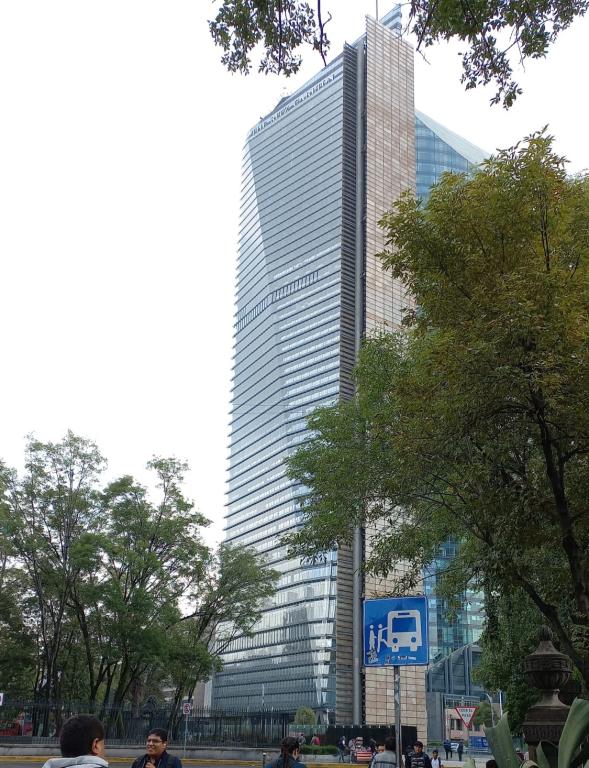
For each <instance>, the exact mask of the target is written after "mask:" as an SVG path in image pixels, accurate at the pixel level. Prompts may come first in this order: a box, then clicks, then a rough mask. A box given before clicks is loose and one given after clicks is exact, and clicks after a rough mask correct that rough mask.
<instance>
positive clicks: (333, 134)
mask: <svg viewBox="0 0 589 768" xmlns="http://www.w3.org/2000/svg"><path fill="white" fill-rule="evenodd" d="M482 157H483V153H482V152H481V151H480V150H477V149H476V148H475V147H473V146H472V145H470V144H468V142H465V141H464V140H462V139H460V138H459V137H458V136H456V135H455V134H452V133H451V132H450V131H447V130H446V129H445V128H443V127H442V126H440V125H439V124H437V123H435V122H434V121H432V120H431V119H430V118H427V117H426V116H425V115H422V114H420V113H416V112H415V109H414V103H413V50H412V48H411V46H410V45H409V44H408V43H407V42H405V41H404V40H402V39H401V37H400V10H399V9H398V8H396V9H394V10H393V11H391V12H390V13H389V14H388V15H387V16H385V17H384V18H383V19H382V20H381V21H376V20H375V19H372V18H369V17H368V18H367V19H366V33H365V34H364V35H363V36H362V37H361V38H360V39H359V40H358V41H357V42H356V43H354V44H353V45H346V46H345V48H344V50H343V52H342V54H341V55H340V56H339V57H338V58H336V59H335V60H334V61H333V62H332V63H331V64H330V65H328V66H327V67H326V68H325V69H323V70H322V71H321V72H320V73H318V74H317V75H316V76H315V77H314V78H312V79H311V80H310V81H309V82H308V83H306V85H304V86H303V87H302V88H301V89H299V90H298V91H296V92H295V93H293V94H292V95H291V96H288V97H286V98H284V99H282V101H280V102H279V104H278V105H277V106H276V108H275V109H274V110H273V111H272V112H271V113H270V114H269V115H268V116H267V117H265V118H263V119H262V120H260V122H259V123H258V124H257V125H256V126H255V127H254V128H253V129H252V130H251V131H250V133H249V135H248V137H247V141H246V144H245V148H244V155H243V171H242V179H243V180H242V202H241V213H240V235H239V261H238V277H237V312H236V317H235V337H234V350H235V353H234V370H233V392H232V413H231V442H230V470H229V498H228V508H227V518H226V538H227V541H228V542H230V543H234V544H238V543H239V544H245V545H247V546H249V547H252V548H253V549H254V550H255V551H256V552H257V553H259V554H260V555H261V556H264V557H265V559H266V561H267V562H268V564H269V565H270V566H271V567H273V568H275V569H276V570H278V571H279V572H280V581H279V585H278V591H277V594H276V596H275V597H274V599H273V600H272V602H271V604H269V605H268V606H267V607H266V609H265V611H264V614H263V617H262V619H261V620H260V622H259V623H258V624H257V625H256V627H255V632H254V634H253V636H252V637H249V638H247V637H242V638H239V639H237V640H236V641H235V642H233V643H232V644H231V646H230V647H229V648H228V650H227V652H226V653H225V654H224V669H223V671H222V672H221V673H219V674H218V675H217V676H216V678H215V681H214V687H213V701H214V703H215V704H216V705H218V706H223V707H236V706H237V707H243V708H246V707H250V708H254V707H259V706H264V707H274V708H275V709H284V708H292V709H294V708H296V707H298V706H300V705H307V706H312V707H314V708H315V709H317V710H322V711H324V712H325V711H326V710H331V711H334V710H335V712H336V718H337V720H338V721H339V722H353V721H354V722H358V717H359V708H360V707H361V699H362V694H363V692H364V691H365V698H366V704H365V715H364V716H365V718H366V720H368V721H370V722H377V721H378V719H375V718H378V717H379V716H382V717H383V718H384V721H385V722H390V713H389V712H388V709H390V708H389V707H388V706H387V702H384V709H382V707H381V704H382V702H381V701H380V695H381V692H380V691H379V689H380V688H381V687H382V683H383V682H384V684H385V685H386V684H387V682H386V680H387V678H386V674H387V673H386V672H384V671H383V672H382V673H381V672H380V671H378V670H367V671H366V675H365V678H364V679H362V678H361V670H360V666H359V658H358V646H357V642H356V645H355V644H354V643H355V640H354V627H356V632H357V629H358V621H359V617H358V607H359V604H360V597H361V593H362V592H364V593H366V594H367V595H368V594H370V591H371V589H374V584H372V583H371V582H370V581H369V580H367V581H366V583H360V581H359V577H358V573H357V570H356V568H355V565H354V558H356V560H358V558H361V557H362V552H361V547H362V543H361V542H358V543H357V546H356V548H355V551H347V550H345V549H342V550H339V552H331V553H329V554H327V555H325V557H323V558H321V560H320V561H319V562H317V561H313V562H305V561H302V560H300V559H299V558H295V559H293V558H289V557H288V556H287V552H286V550H285V547H284V546H283V545H282V543H281V537H282V536H283V535H284V534H285V533H286V532H287V531H289V530H292V529H294V528H296V526H298V525H299V524H300V522H301V509H300V505H299V501H298V498H299V496H300V494H301V492H302V489H300V488H299V487H297V486H296V485H295V484H294V483H293V482H292V481H291V480H290V479H289V478H288V477H287V476H286V472H285V468H284V460H285V458H286V457H287V456H288V455H289V454H291V453H292V452H293V451H294V450H296V448H297V446H299V445H300V444H301V442H302V441H304V440H305V439H306V437H307V431H306V419H307V417H308V416H309V414H310V413H311V412H312V411H313V410H314V409H315V408H317V407H318V406H321V405H326V404H330V403H333V402H336V401H337V400H338V399H339V398H349V397H351V396H352V395H353V386H352V382H351V371H352V368H353V366H354V362H355V358H356V353H357V350H358V346H359V343H360V341H361V339H362V338H363V337H364V335H365V334H366V333H370V332H371V331H372V330H373V329H375V328H381V327H383V326H384V327H387V328H391V329H392V328H395V327H397V326H398V324H399V323H400V321H401V319H402V315H403V310H404V308H405V307H406V305H407V303H408V302H409V301H410V298H409V297H407V295H406V292H405V289H404V287H403V285H402V284H400V283H399V282H398V281H396V280H393V279H392V278H391V277H390V275H388V274H385V273H384V272H383V271H382V269H381V267H380V262H379V261H378V259H377V257H376V253H377V252H378V251H379V250H381V249H382V247H383V245H384V242H383V235H382V233H381V231H380V229H379V227H378V224H377V222H378V220H379V218H380V217H381V216H382V214H383V213H384V211H385V210H387V209H389V208H390V207H391V204H392V202H393V201H394V200H395V199H396V198H397V197H398V196H399V194H400V193H401V192H403V191H404V190H406V189H413V190H417V191H418V193H419V194H422V195H426V194H427V192H428V190H429V188H430V186H431V184H432V183H434V182H435V181H436V179H437V178H438V177H439V175H440V173H441V172H442V171H444V170H446V169H451V170H466V169H467V168H468V167H469V166H470V165H471V164H473V163H478V162H480V160H481V159H482ZM356 638H357V636H356ZM354 648H355V649H356V650H355V651H354ZM383 675H384V677H383ZM405 677H406V683H407V684H406V690H410V691H412V690H413V689H415V688H416V687H417V688H419V689H420V690H421V692H422V693H423V690H424V688H423V671H422V670H413V671H411V670H408V671H407V672H405ZM389 687H390V686H389ZM361 688H362V690H361ZM372 688H374V697H373V695H372V692H371V689H372ZM377 692H378V695H377ZM377 699H378V706H377ZM414 699H415V696H413V695H411V696H408V697H407V701H406V702H405V704H406V707H405V713H406V715H405V718H404V719H405V721H406V722H413V721H415V723H416V724H418V727H420V732H421V733H423V732H424V728H425V719H424V716H422V715H420V714H419V707H420V703H419V702H417V700H415V702H414V701H413V700H414ZM420 701H421V700H420ZM370 702H372V703H373V704H374V706H372V704H371V703H370ZM407 707H409V709H407ZM411 707H413V711H412V710H411ZM379 708H380V709H379ZM377 709H379V711H380V710H381V709H382V714H381V715H378V714H377V711H376V710H377ZM387 718H388V719H387Z"/></svg>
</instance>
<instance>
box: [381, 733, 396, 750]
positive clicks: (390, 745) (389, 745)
mask: <svg viewBox="0 0 589 768" xmlns="http://www.w3.org/2000/svg"><path fill="white" fill-rule="evenodd" d="M384 748H385V749H386V750H387V752H394V751H395V750H396V749H397V745H396V744H395V737H394V736H387V737H386V739H385V740H384Z"/></svg>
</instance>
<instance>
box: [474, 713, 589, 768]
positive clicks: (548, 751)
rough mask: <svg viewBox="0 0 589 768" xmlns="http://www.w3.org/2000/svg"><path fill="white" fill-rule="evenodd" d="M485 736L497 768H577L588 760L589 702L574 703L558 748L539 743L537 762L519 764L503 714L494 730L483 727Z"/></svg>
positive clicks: (544, 742)
mask: <svg viewBox="0 0 589 768" xmlns="http://www.w3.org/2000/svg"><path fill="white" fill-rule="evenodd" d="M485 734H486V736H487V739H488V741H489V746H490V747H491V751H492V753H493V756H494V757H495V760H496V761H497V764H498V766H499V768H578V766H584V765H585V763H586V762H587V760H589V744H588V743H587V737H588V736H589V701H586V700H585V699H575V700H574V702H573V705H572V707H571V708H570V711H569V714H568V717H567V719H566V722H565V724H564V728H563V731H562V735H561V737H560V741H559V742H558V746H555V745H554V744H552V743H551V742H546V741H541V742H540V743H539V744H538V746H537V747H536V762H533V761H532V760H526V761H525V763H523V765H522V763H521V762H520V759H519V758H518V756H517V754H516V752H515V750H514V748H513V742H512V738H511V731H510V730H509V722H508V720H507V715H506V714H505V715H503V717H502V718H501V720H499V723H498V724H497V725H496V726H495V727H494V728H486V729H485Z"/></svg>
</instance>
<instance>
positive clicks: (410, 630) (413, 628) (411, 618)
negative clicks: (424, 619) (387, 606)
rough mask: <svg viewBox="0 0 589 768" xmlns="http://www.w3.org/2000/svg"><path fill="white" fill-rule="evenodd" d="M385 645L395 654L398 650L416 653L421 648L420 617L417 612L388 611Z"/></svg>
mask: <svg viewBox="0 0 589 768" xmlns="http://www.w3.org/2000/svg"><path fill="white" fill-rule="evenodd" d="M387 634H388V638H387V639H388V643H387V645H388V646H389V648H390V649H391V650H392V651H395V653H396V652H397V651H398V650H399V648H409V650H411V651H416V650H417V649H418V648H420V647H421V616H420V613H419V611H389V615H388V621H387Z"/></svg>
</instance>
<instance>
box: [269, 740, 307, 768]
mask: <svg viewBox="0 0 589 768" xmlns="http://www.w3.org/2000/svg"><path fill="white" fill-rule="evenodd" d="M300 755H301V745H300V744H299V740H298V739H295V737H294V736H286V738H284V739H282V741H281V742H280V756H279V757H277V758H276V760H274V762H273V763H271V764H270V768H306V766H305V764H304V763H301V762H299V757H300Z"/></svg>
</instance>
